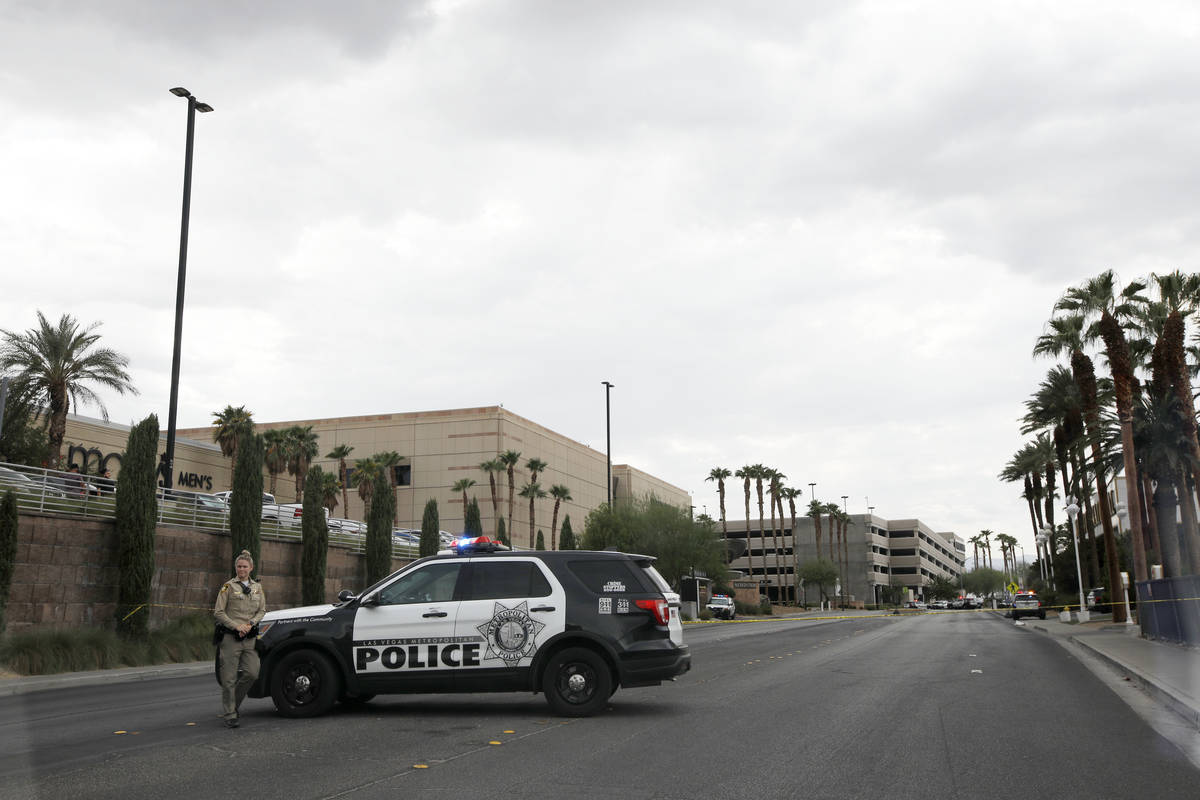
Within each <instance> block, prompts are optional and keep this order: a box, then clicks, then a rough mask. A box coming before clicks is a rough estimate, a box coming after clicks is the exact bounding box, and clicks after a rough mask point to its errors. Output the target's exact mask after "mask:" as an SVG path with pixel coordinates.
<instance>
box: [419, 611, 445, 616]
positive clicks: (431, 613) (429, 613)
mask: <svg viewBox="0 0 1200 800" xmlns="http://www.w3.org/2000/svg"><path fill="white" fill-rule="evenodd" d="M421 616H422V617H444V616H446V612H445V611H428V612H426V613H424V614H422V615H421Z"/></svg>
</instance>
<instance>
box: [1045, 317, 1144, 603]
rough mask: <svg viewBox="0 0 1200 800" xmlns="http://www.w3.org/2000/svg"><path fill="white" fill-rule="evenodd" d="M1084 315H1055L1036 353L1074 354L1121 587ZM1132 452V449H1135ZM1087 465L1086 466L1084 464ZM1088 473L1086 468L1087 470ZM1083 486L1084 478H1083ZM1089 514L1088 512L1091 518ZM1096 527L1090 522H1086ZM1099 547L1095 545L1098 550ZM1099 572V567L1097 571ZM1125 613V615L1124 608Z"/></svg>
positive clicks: (1113, 576)
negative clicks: (1085, 338) (1085, 341)
mask: <svg viewBox="0 0 1200 800" xmlns="http://www.w3.org/2000/svg"><path fill="white" fill-rule="evenodd" d="M1084 322H1085V320H1084V318H1083V317H1082V316H1081V315H1073V316H1066V317H1054V318H1052V319H1050V321H1049V322H1047V323H1046V325H1047V327H1048V328H1049V332H1048V333H1045V334H1043V335H1042V336H1040V337H1038V340H1037V344H1036V345H1034V348H1033V354H1034V355H1035V356H1039V355H1055V356H1057V355H1061V354H1064V353H1070V357H1071V374H1072V376H1073V377H1074V379H1075V384H1076V385H1077V386H1078V387H1079V396H1080V400H1081V402H1082V405H1083V422H1084V429H1085V431H1086V433H1087V441H1088V442H1089V443H1090V444H1091V449H1092V473H1093V476H1094V478H1095V482H1096V502H1097V504H1098V505H1099V507H1100V524H1101V526H1102V529H1103V531H1104V550H1105V558H1106V560H1107V561H1108V565H1109V567H1108V569H1109V580H1110V581H1111V583H1110V585H1112V586H1119V585H1120V583H1119V581H1120V574H1119V571H1118V554H1117V539H1116V536H1115V535H1114V533H1113V527H1112V509H1111V508H1109V506H1108V490H1107V488H1106V485H1105V481H1104V469H1103V462H1104V458H1103V452H1102V448H1101V441H1102V438H1103V436H1102V431H1101V425H1100V402H1099V388H1098V385H1097V381H1096V369H1095V366H1094V365H1093V364H1092V360H1091V359H1090V358H1089V357H1088V356H1087V355H1085V354H1084V352H1083V346H1084V332H1083V327H1084ZM1131 451H1132V450H1131ZM1081 466H1083V465H1081ZM1085 472H1086V470H1085ZM1080 488H1081V489H1082V488H1083V481H1082V480H1081V481H1080ZM1083 498H1084V506H1085V512H1086V511H1087V506H1088V505H1089V500H1088V493H1087V492H1084V493H1083ZM1089 516H1090V515H1089V514H1086V513H1085V515H1084V519H1085V520H1087V518H1088V517H1089ZM1086 527H1087V529H1088V530H1089V531H1090V530H1092V525H1091V523H1090V522H1088V523H1087V525H1086ZM1094 549H1095V548H1093V550H1094ZM1097 571H1098V570H1097ZM1120 613H1121V614H1124V610H1123V609H1122V610H1121V612H1120Z"/></svg>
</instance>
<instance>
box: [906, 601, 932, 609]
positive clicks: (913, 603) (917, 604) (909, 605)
mask: <svg viewBox="0 0 1200 800" xmlns="http://www.w3.org/2000/svg"><path fill="white" fill-rule="evenodd" d="M904 607H905V608H915V609H917V610H918V611H925V610H926V609H927V608H928V606H926V605H925V603H923V602H922V601H920V600H909V601H908V603H907V604H905V606H904Z"/></svg>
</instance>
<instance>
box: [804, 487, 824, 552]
mask: <svg viewBox="0 0 1200 800" xmlns="http://www.w3.org/2000/svg"><path fill="white" fill-rule="evenodd" d="M824 513H825V506H823V505H821V503H820V502H819V501H817V500H815V499H814V500H809V501H808V516H810V517H812V520H813V540H814V541H815V542H816V544H817V558H820V557H821V515H822V514H824Z"/></svg>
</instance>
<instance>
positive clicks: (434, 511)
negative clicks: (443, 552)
mask: <svg viewBox="0 0 1200 800" xmlns="http://www.w3.org/2000/svg"><path fill="white" fill-rule="evenodd" d="M441 525H442V523H441V521H440V517H439V516H438V507H437V500H434V499H433V498H432V497H431V498H429V500H428V501H426V503H425V513H424V514H422V515H421V549H420V551H419V552H420V554H421V556H422V557H424V556H432V555H434V554H436V553H437V551H438V547H440V542H439V541H438V532H439V531H440V530H441Z"/></svg>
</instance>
